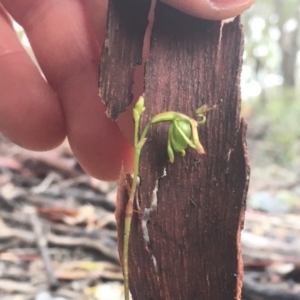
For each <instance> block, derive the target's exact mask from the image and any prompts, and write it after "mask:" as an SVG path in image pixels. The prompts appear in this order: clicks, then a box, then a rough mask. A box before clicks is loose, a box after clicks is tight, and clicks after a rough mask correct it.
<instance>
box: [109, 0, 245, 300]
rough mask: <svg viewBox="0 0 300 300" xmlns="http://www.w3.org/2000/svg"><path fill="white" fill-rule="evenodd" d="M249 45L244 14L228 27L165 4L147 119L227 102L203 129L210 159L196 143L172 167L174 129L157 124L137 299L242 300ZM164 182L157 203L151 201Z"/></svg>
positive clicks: (134, 231) (135, 271) (158, 17)
mask: <svg viewBox="0 0 300 300" xmlns="http://www.w3.org/2000/svg"><path fill="white" fill-rule="evenodd" d="M114 1H117V0H114ZM118 1H121V0H118ZM242 50H243V46H242V30H241V27H240V23H239V18H237V19H236V20H235V21H234V22H232V23H228V24H224V25H223V26H222V24H221V22H216V21H205V20H201V19H196V18H193V17H190V16H187V15H185V14H183V13H180V12H179V11H177V10H175V9H172V8H170V7H168V6H166V5H164V4H162V3H160V2H158V4H157V7H156V10H155V21H154V26H153V30H152V39H151V52H150V53H151V55H150V59H149V61H148V62H147V65H146V72H145V100H146V102H145V105H146V112H145V114H144V116H143V121H142V122H143V124H145V123H146V121H148V120H149V119H150V118H151V117H152V116H154V115H155V114H157V113H159V112H162V111H168V110H175V111H179V112H183V113H186V114H188V115H191V116H192V113H193V111H194V110H195V109H196V108H197V107H199V106H201V105H202V104H204V103H206V104H209V105H213V104H216V103H218V102H219V101H220V100H221V99H222V100H223V101H222V103H221V105H220V107H219V108H218V109H216V110H214V111H211V112H210V113H209V114H208V121H207V123H206V124H205V125H203V126H202V127H201V128H200V131H199V133H200V139H201V141H202V143H203V145H204V148H205V149H206V154H205V155H202V156H200V155H199V154H197V153H196V152H195V151H194V150H192V149H189V150H188V151H187V155H186V156H185V157H181V156H179V155H177V156H176V158H175V163H174V164H171V163H169V162H168V159H167V148H166V141H167V138H166V137H167V125H161V124H159V125H154V126H153V128H152V129H151V130H150V132H149V135H148V141H147V143H146V145H145V147H144V149H143V152H142V157H141V167H140V175H141V185H140V188H139V201H140V206H141V213H136V214H134V218H133V223H132V227H131V238H130V258H129V259H130V285H131V292H132V296H133V299H138V300H140V299H143V300H153V299H155V300H160V299H161V300H167V299H172V300H173V299H182V300H187V299H188V300H190V299H209V300H220V299H229V300H232V299H239V298H240V290H241V277H242V260H241V249H240V231H241V229H242V226H243V218H244V210H245V199H246V193H247V188H248V181H249V166H248V161H247V155H246V142H245V133H246V125H245V122H244V121H240V101H241V99H240V91H239V80H240V70H241V55H242ZM164 169H165V170H166V176H163V173H164ZM161 176H163V177H161ZM122 178H123V184H121V185H120V192H119V197H118V213H117V219H119V220H118V225H119V226H118V227H119V228H118V231H119V236H120V240H122V236H123V224H124V222H123V217H122V214H123V213H124V202H126V199H127V198H128V196H127V191H126V189H125V186H126V185H127V184H125V183H126V180H125V179H124V177H122ZM156 180H158V185H159V187H158V191H157V193H156V195H157V206H153V205H152V207H151V204H153V191H154V188H155V183H156ZM145 207H147V208H149V207H151V213H150V217H149V218H148V221H147V231H148V234H149V243H147V242H146V241H145V238H144V234H145V231H144V229H143V227H142V217H143V214H144V209H145ZM121 248H122V245H119V250H121ZM154 261H155V263H154Z"/></svg>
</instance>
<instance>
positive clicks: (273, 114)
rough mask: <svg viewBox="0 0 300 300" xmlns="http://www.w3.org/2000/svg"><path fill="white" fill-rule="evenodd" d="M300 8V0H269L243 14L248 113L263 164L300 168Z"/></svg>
mask: <svg viewBox="0 0 300 300" xmlns="http://www.w3.org/2000/svg"><path fill="white" fill-rule="evenodd" d="M299 8H300V1H299V0H289V1H285V0H263V1H257V2H256V4H255V5H254V6H253V7H252V8H251V9H250V10H248V11H247V12H245V13H244V14H243V16H242V22H243V24H244V30H245V52H244V67H243V72H242V97H243V115H244V116H245V117H246V119H247V120H248V122H249V148H250V155H251V159H253V160H254V162H257V163H258V164H259V165H260V166H263V165H268V164H271V163H276V164H279V165H281V166H284V167H289V168H290V167H291V168H296V167H297V168H299V163H300V161H299V153H300V151H299V150H300V127H299V121H300V103H299V92H300V91H299V68H298V66H299V58H300V56H299V18H300V10H299ZM258 140H259V141H260V143H257V142H256V141H258Z"/></svg>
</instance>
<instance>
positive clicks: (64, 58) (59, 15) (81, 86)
mask: <svg viewBox="0 0 300 300" xmlns="http://www.w3.org/2000/svg"><path fill="white" fill-rule="evenodd" d="M2 2H3V3H4V4H5V6H6V7H7V9H8V10H9V12H10V13H11V14H12V15H13V17H14V18H15V19H16V20H17V22H18V23H20V24H21V25H22V26H23V27H24V28H25V30H26V33H27V35H28V37H29V40H30V42H31V45H32V47H33V49H34V52H35V54H36V57H37V59H38V61H39V64H40V66H41V68H42V70H43V72H44V74H45V76H46V78H47V80H48V82H49V83H50V84H51V85H52V87H54V89H55V91H56V92H57V93H58V95H59V98H60V100H61V102H62V105H63V108H64V114H65V116H66V122H67V134H68V138H69V141H70V145H71V147H72V150H73V152H74V154H75V155H76V157H77V159H78V161H79V162H80V164H81V165H82V166H83V168H84V169H85V170H86V171H87V172H89V173H90V174H91V175H93V176H95V177H97V178H99V179H104V180H114V179H116V178H117V176H118V174H119V170H120V168H121V165H122V163H123V164H124V166H125V169H126V170H127V171H129V170H130V171H131V166H132V148H131V146H130V145H129V144H128V143H127V142H126V141H125V139H124V138H123V136H122V134H121V133H120V131H119V129H118V127H117V125H116V123H115V122H113V121H111V120H109V119H108V118H107V117H106V115H105V107H104V105H103V104H102V102H101V101H100V99H99V97H98V83H97V81H98V80H97V78H98V59H99V47H98V44H97V39H96V37H95V35H94V33H93V31H92V26H91V24H90V23H89V20H88V18H87V13H86V11H85V8H84V6H83V5H82V3H81V1H79V0H64V1H44V0H28V1H23V0H15V1H10V0H2Z"/></svg>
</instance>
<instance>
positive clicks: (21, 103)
mask: <svg viewBox="0 0 300 300" xmlns="http://www.w3.org/2000/svg"><path fill="white" fill-rule="evenodd" d="M0 11H1V13H0V36H1V46H0V131H1V132H2V133H3V134H4V135H5V136H7V137H8V138H9V139H11V140H12V141H14V142H15V143H17V144H19V145H21V146H23V147H25V148H28V149H31V150H47V149H50V148H53V147H55V146H57V145H58V144H60V143H61V142H62V140H63V139H64V137H65V127H64V122H63V114H62V110H61V107H60V104H59V102H58V100H57V98H56V95H55V93H54V92H53V91H52V89H51V88H50V87H49V85H48V84H47V83H46V82H45V80H44V79H43V78H42V77H41V75H40V74H39V72H38V70H37V68H36V67H35V66H34V64H33V63H32V61H31V59H30V58H29V56H28V55H27V54H26V53H25V51H24V49H23V48H22V46H21V44H20V43H19V41H18V39H17V36H16V35H15V32H14V30H13V28H12V26H11V24H10V22H9V21H8V18H7V15H6V13H5V12H4V10H3V9H2V7H1V6H0Z"/></svg>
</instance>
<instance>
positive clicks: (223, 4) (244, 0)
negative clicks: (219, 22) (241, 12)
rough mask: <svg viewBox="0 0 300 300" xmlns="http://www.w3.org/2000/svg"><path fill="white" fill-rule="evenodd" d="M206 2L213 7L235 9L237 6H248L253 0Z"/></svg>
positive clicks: (209, 0) (210, 0) (215, 0)
mask: <svg viewBox="0 0 300 300" xmlns="http://www.w3.org/2000/svg"><path fill="white" fill-rule="evenodd" d="M208 2H209V3H210V5H211V6H212V7H213V8H214V9H224V8H232V9H236V8H238V7H245V6H248V7H250V6H251V5H252V4H253V2H254V0H208Z"/></svg>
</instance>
